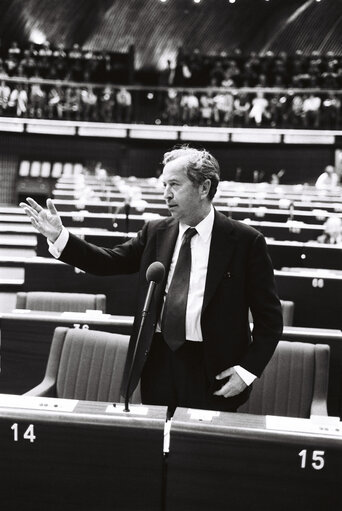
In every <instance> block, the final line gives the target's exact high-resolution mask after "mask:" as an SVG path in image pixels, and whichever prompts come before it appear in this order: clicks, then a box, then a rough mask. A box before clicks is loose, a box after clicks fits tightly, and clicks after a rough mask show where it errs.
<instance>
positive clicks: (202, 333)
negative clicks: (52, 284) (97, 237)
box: [21, 146, 282, 412]
mask: <svg viewBox="0 0 342 511" xmlns="http://www.w3.org/2000/svg"><path fill="white" fill-rule="evenodd" d="M219 172H220V171H219V165H218V163H217V161H216V159H215V158H214V157H213V156H212V155H211V154H210V153H208V152H207V151H206V150H197V149H193V148H189V147H184V146H183V147H181V148H178V149H174V150H172V151H170V152H168V153H166V154H165V155H164V169H163V173H162V176H161V179H162V182H163V184H164V198H165V201H166V204H167V206H168V209H169V211H170V214H171V217H168V218H164V219H161V220H159V219H158V220H154V221H150V222H147V223H146V224H145V226H144V227H143V229H142V230H141V231H140V232H139V233H138V234H137V236H136V238H134V239H131V240H130V241H128V242H126V243H124V244H122V245H119V246H116V247H114V248H113V249H107V248H100V247H97V246H95V245H92V244H90V243H87V242H85V241H83V240H81V239H80V238H78V237H76V236H74V235H72V234H70V233H69V232H68V231H67V230H66V229H65V228H64V227H63V226H62V223H61V220H60V217H59V216H58V213H57V211H56V209H55V207H54V205H53V203H52V201H51V200H50V199H48V201H47V209H46V210H44V209H43V208H41V207H40V206H39V205H38V204H37V203H36V202H35V201H33V200H32V199H30V198H28V199H27V202H28V203H21V206H22V207H23V208H24V209H25V211H26V213H27V214H28V216H29V217H30V218H31V221H32V224H33V225H34V226H35V227H36V228H37V230H38V231H39V232H41V233H42V234H44V235H45V236H46V237H47V239H48V241H49V245H50V251H51V253H52V254H53V255H55V256H56V257H60V259H61V260H62V261H64V262H66V263H69V264H72V265H74V266H77V267H78V268H81V269H82V270H84V271H86V272H90V273H94V274H97V275H113V274H124V273H135V272H139V276H140V279H139V296H138V307H137V315H136V319H135V322H134V327H133V333H132V336H131V341H130V346H129V350H128V356H127V362H126V367H125V374H124V383H123V390H125V388H126V386H125V385H126V383H127V378H128V374H129V368H130V364H131V361H132V357H133V353H134V347H135V343H136V339H137V333H138V329H139V324H140V312H141V310H142V308H143V304H144V301H145V296H146V292H147V286H148V284H147V282H146V270H147V268H148V267H149V265H150V264H151V263H152V262H154V261H160V262H161V263H163V265H164V266H165V269H166V272H165V277H164V279H163V281H162V282H161V283H160V284H159V285H158V286H157V289H156V293H155V295H154V297H153V302H152V304H151V308H150V313H149V314H148V316H147V319H146V322H145V326H144V329H143V332H142V336H141V338H140V342H139V346H138V348H137V352H136V358H135V364H134V368H133V372H132V380H131V386H130V392H132V391H133V389H134V388H135V387H136V385H137V384H138V382H139V379H140V378H141V391H142V400H143V402H144V403H149V404H156V405H168V406H169V409H170V410H171V412H172V410H174V408H175V407H176V406H184V407H192V408H203V409H213V410H222V411H235V410H236V409H237V408H238V406H240V405H241V404H242V403H243V402H244V401H245V400H246V399H247V398H248V394H249V388H250V385H251V383H252V382H253V380H254V379H255V378H256V377H258V376H260V375H261V373H262V371H263V369H264V368H265V366H266V364H267V363H268V361H269V359H270V358H271V356H272V354H273V351H274V349H275V347H276V345H277V342H278V340H279V338H280V336H281V332H282V311H281V305H280V301H279V299H278V297H277V293H276V289H275V283H274V276H273V269H272V264H271V260H270V257H269V255H268V251H267V247H266V243H265V240H264V238H263V236H262V235H261V234H260V233H259V232H258V231H256V230H254V229H253V228H251V227H249V226H246V225H244V224H242V223H240V222H237V221H234V220H230V219H228V218H227V217H226V216H224V215H223V214H221V213H219V212H217V211H216V210H215V209H214V208H213V206H212V199H213V197H214V195H215V193H216V189H217V186H218V183H219ZM189 227H190V228H196V230H194V229H192V231H193V232H192V237H191V239H188V240H187V243H188V246H189V247H190V249H189V250H190V252H191V256H189V257H191V272H190V277H189V279H190V280H189V284H185V282H186V277H185V276H182V277H181V282H182V279H183V282H184V286H183V290H184V287H186V288H187V285H188V286H189V287H188V290H187V291H186V295H187V298H186V304H185V317H184V319H183V318H181V317H180V316H181V313H180V312H177V314H179V315H180V316H179V321H177V318H176V321H175V318H171V319H172V320H173V322H174V323H173V324H172V322H171V323H170V321H171V319H168V318H169V317H170V314H171V316H172V312H174V311H178V310H179V309H178V307H179V303H178V304H176V303H175V302H174V301H173V302H172V299H171V298H172V295H173V294H174V293H173V291H174V288H172V286H173V284H174V282H175V281H176V280H177V278H178V279H179V268H177V265H176V263H177V259H178V257H179V259H181V255H180V254H181V253H182V251H183V248H182V247H183V244H184V243H185V242H184V239H185V238H186V236H187V235H185V232H186V231H187V230H188V229H189ZM182 257H183V255H182ZM176 275H177V277H176ZM182 292H183V291H182V285H181V286H180V287H178V290H177V292H176V295H177V294H178V298H179V300H178V301H181V298H180V296H181V294H182ZM168 295H169V296H168ZM176 299H177V296H176ZM168 300H169V303H168V305H167V306H166V303H167V301H168ZM173 300H174V297H173ZM249 309H250V310H251V313H252V316H253V323H254V326H253V331H252V332H251V331H250V326H249V319H248V313H249ZM168 321H169V322H168ZM183 323H184V324H183ZM165 325H171V328H170V326H168V327H166V326H165ZM170 330H171V337H172V333H174V334H175V335H174V336H176V339H175V340H173V341H172V342H176V345H172V344H170V341H169V337H170V334H169V331H170ZM182 332H183V333H182Z"/></svg>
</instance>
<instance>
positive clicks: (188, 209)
mask: <svg viewBox="0 0 342 511" xmlns="http://www.w3.org/2000/svg"><path fill="white" fill-rule="evenodd" d="M185 162H186V159H185V158H178V159H177V160H173V161H170V162H168V163H167V164H166V165H165V167H164V170H163V173H162V181H163V184H164V199H165V202H166V204H167V207H168V208H169V211H170V213H171V215H172V216H173V217H174V218H175V219H177V220H179V221H181V222H183V223H185V224H187V225H197V224H198V223H199V222H200V221H201V220H203V218H204V217H205V216H206V215H207V214H208V208H210V203H209V202H208V200H207V198H206V193H205V192H204V190H203V185H199V186H197V184H195V183H193V182H192V181H190V179H189V178H188V176H187V174H186V170H185Z"/></svg>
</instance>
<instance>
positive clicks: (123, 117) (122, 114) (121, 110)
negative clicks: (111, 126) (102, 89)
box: [116, 87, 132, 122]
mask: <svg viewBox="0 0 342 511" xmlns="http://www.w3.org/2000/svg"><path fill="white" fill-rule="evenodd" d="M131 117H132V95H131V93H130V92H129V91H128V90H127V89H126V88H125V87H121V89H119V91H118V92H117V94H116V120H117V122H131Z"/></svg>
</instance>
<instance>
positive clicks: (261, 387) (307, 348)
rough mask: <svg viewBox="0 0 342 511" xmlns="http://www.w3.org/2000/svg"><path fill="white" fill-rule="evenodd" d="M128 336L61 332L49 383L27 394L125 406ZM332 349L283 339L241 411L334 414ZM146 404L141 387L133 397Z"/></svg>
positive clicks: (48, 372)
mask: <svg viewBox="0 0 342 511" xmlns="http://www.w3.org/2000/svg"><path fill="white" fill-rule="evenodd" d="M128 340H129V337H128V336H124V335H120V334H112V333H108V332H100V331H92V330H86V329H67V328H63V327H58V328H56V330H55V332H54V336H53V340H52V344H51V349H50V355H49V359H48V363H47V368H46V373H45V378H44V380H43V381H42V382H41V383H40V384H39V385H38V386H36V387H35V388H33V389H31V390H29V391H28V392H27V393H26V395H29V396H46V397H58V398H63V399H82V400H88V401H108V402H121V401H122V400H123V396H121V394H120V387H121V380H122V375H123V368H124V364H125V360H126V353H127V348H128ZM328 376H329V346H328V345H322V344H309V343H297V342H288V341H280V342H279V343H278V346H277V348H276V351H275V353H274V355H273V357H272V359H271V361H270V362H269V364H268V365H267V367H266V369H265V371H264V373H263V375H262V377H261V378H260V379H259V380H258V381H257V382H256V383H255V384H254V385H253V388H252V391H251V394H250V397H249V399H248V401H247V403H245V404H244V405H243V406H242V407H241V408H240V409H239V412H241V413H252V414H259V415H280V416H286V417H303V418H309V417H310V416H311V415H323V416H324V415H328V413H327V393H328ZM132 402H133V403H138V402H140V392H139V388H138V389H137V390H136V391H135V393H134V394H133V397H132Z"/></svg>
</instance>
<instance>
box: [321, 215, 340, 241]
mask: <svg viewBox="0 0 342 511" xmlns="http://www.w3.org/2000/svg"><path fill="white" fill-rule="evenodd" d="M317 241H318V243H326V244H328V245H336V244H340V243H342V219H341V218H340V217H339V216H337V215H334V216H331V217H329V218H328V220H327V221H326V222H325V224H324V233H323V234H321V235H320V236H318V238H317Z"/></svg>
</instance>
